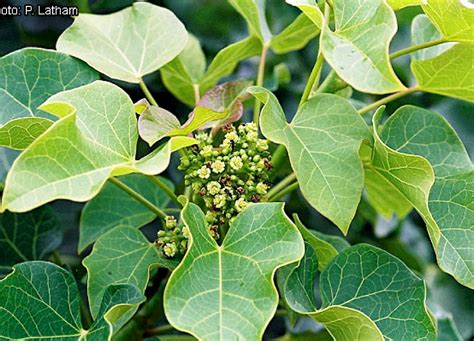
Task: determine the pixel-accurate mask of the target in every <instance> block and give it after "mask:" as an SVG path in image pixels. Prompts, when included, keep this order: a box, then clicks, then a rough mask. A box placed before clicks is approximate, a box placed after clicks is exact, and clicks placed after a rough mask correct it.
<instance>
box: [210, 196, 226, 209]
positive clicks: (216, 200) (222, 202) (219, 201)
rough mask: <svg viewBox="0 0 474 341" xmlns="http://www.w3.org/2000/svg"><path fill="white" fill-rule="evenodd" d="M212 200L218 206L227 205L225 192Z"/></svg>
mask: <svg viewBox="0 0 474 341" xmlns="http://www.w3.org/2000/svg"><path fill="white" fill-rule="evenodd" d="M212 202H213V204H214V206H216V207H217V208H221V207H223V206H224V205H225V202H226V196H225V194H218V195H216V196H215V197H214V200H213V201H212Z"/></svg>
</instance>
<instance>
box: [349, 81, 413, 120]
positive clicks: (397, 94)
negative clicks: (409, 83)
mask: <svg viewBox="0 0 474 341" xmlns="http://www.w3.org/2000/svg"><path fill="white" fill-rule="evenodd" d="M419 90H420V89H419V88H418V87H417V86H415V87H411V88H408V89H405V90H402V91H399V92H395V93H393V94H391V95H389V96H387V97H384V98H382V99H380V100H378V101H376V102H374V103H372V104H369V105H367V106H365V107H363V108H362V109H360V110H358V111H357V113H358V114H359V115H364V114H366V113H367V112H369V111H370V110H373V109H376V108H378V107H379V106H381V105H383V104H387V103H389V102H391V101H394V100H396V99H398V98H401V97H403V96H406V95H409V94H411V93H414V92H417V91H419Z"/></svg>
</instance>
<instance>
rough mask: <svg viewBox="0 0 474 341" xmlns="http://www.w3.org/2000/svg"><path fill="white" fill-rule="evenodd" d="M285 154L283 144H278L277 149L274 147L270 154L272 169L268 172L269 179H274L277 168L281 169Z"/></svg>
mask: <svg viewBox="0 0 474 341" xmlns="http://www.w3.org/2000/svg"><path fill="white" fill-rule="evenodd" d="M285 156H286V149H285V146H284V145H282V144H279V145H278V147H277V149H275V152H274V153H273V155H272V165H273V171H272V173H271V174H270V181H273V179H275V177H276V176H277V174H278V170H279V169H281V166H282V164H283V162H285Z"/></svg>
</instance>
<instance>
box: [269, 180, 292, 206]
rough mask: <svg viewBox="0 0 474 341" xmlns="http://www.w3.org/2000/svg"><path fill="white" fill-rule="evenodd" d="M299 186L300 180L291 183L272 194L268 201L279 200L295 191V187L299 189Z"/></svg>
mask: <svg viewBox="0 0 474 341" xmlns="http://www.w3.org/2000/svg"><path fill="white" fill-rule="evenodd" d="M298 186H299V184H298V182H297V181H296V182H293V183H292V184H291V185H289V186H286V187H285V188H283V189H282V190H281V191H280V192H278V193H275V194H274V195H273V196H271V197H270V198H269V199H268V201H277V200H278V199H280V198H281V197H283V196H285V195H286V194H288V193H290V192H293V191H294V190H295V189H297V188H298Z"/></svg>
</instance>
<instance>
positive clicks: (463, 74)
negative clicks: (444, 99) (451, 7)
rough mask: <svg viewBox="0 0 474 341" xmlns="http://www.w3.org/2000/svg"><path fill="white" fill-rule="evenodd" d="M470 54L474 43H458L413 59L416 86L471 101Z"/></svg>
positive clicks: (473, 95) (473, 72)
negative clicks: (441, 50)
mask: <svg viewBox="0 0 474 341" xmlns="http://www.w3.org/2000/svg"><path fill="white" fill-rule="evenodd" d="M473 12H474V11H473ZM473 54H474V44H462V43H459V44H456V45H454V46H453V47H451V48H450V49H448V50H446V51H445V52H443V53H442V54H440V55H439V56H437V57H435V58H431V59H427V60H413V61H412V62H411V69H412V71H413V73H414V75H415V78H416V80H417V81H418V84H419V88H420V89H421V90H423V91H427V92H432V93H435V94H440V95H445V96H450V97H454V98H459V99H463V100H466V101H470V102H474V82H473V81H472V80H473V79H474V68H473V67H472V58H471V57H472V56H473Z"/></svg>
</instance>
